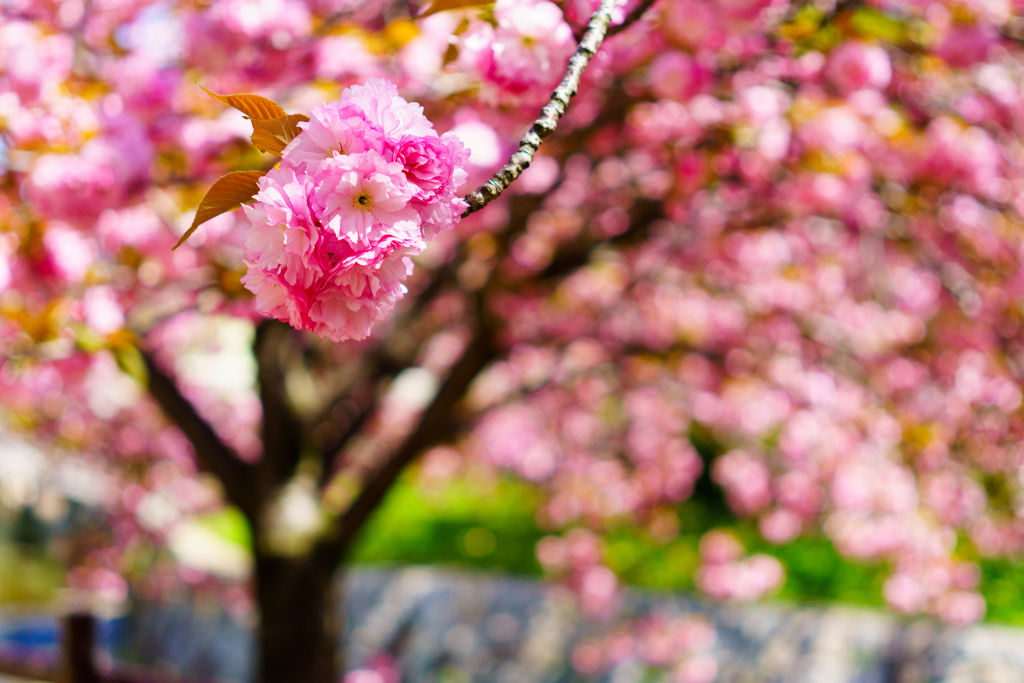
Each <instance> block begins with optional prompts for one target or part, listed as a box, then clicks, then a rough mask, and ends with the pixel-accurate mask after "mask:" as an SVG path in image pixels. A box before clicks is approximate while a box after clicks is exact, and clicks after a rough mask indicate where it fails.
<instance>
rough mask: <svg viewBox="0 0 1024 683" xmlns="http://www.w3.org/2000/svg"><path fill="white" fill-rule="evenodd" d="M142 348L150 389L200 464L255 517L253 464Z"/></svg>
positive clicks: (256, 495)
mask: <svg viewBox="0 0 1024 683" xmlns="http://www.w3.org/2000/svg"><path fill="white" fill-rule="evenodd" d="M140 352H141V353H142V357H143V359H144V360H145V362H146V370H147V371H148V373H149V393H150V394H151V395H152V396H153V398H154V399H156V402H157V403H158V404H160V407H161V408H162V409H163V411H164V414H165V415H167V417H168V418H169V419H170V420H171V422H173V423H174V424H175V425H177V426H178V428H179V429H181V431H182V432H184V434H185V436H186V437H187V438H188V440H189V441H190V442H191V443H192V447H193V448H194V449H195V452H196V460H197V461H198V463H197V464H198V465H199V468H200V469H201V470H204V471H207V472H209V473H210V474H212V475H214V476H215V477H217V479H218V480H220V483H221V485H222V486H223V487H224V492H225V493H226V494H227V497H228V499H229V500H230V501H231V502H232V503H234V504H235V505H237V506H238V508H239V509H240V510H241V511H242V512H243V513H245V515H246V516H247V517H248V518H249V519H255V518H256V516H257V515H258V513H259V503H260V501H259V498H258V494H257V491H256V488H255V486H254V483H255V482H254V476H253V475H254V472H253V467H252V465H249V464H247V463H246V462H244V461H243V460H241V459H240V458H239V457H238V454H237V453H235V451H234V450H233V449H232V448H230V447H229V446H227V445H226V444H225V443H224V442H223V441H221V439H220V437H219V436H217V433H216V432H215V431H213V427H211V426H210V424H209V423H208V422H207V421H206V420H204V419H203V418H202V416H201V415H200V414H199V413H198V412H196V409H195V407H194V406H193V405H192V404H191V403H190V402H189V401H188V399H187V398H185V397H184V396H183V395H182V394H181V391H179V390H178V385H177V384H176V383H175V381H174V380H173V379H172V378H171V377H170V376H169V375H167V374H166V373H165V372H164V371H163V370H161V369H160V367H159V366H158V365H157V363H156V360H155V359H154V358H153V357H152V356H151V355H150V354H149V353H148V352H146V351H145V350H142V349H140Z"/></svg>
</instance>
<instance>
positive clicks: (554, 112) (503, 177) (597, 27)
mask: <svg viewBox="0 0 1024 683" xmlns="http://www.w3.org/2000/svg"><path fill="white" fill-rule="evenodd" d="M618 3H619V0H601V5H600V7H598V9H597V11H596V12H594V14H593V15H592V16H591V17H590V22H589V23H588V24H587V31H586V33H584V34H583V38H582V40H580V43H579V47H577V48H576V52H574V53H573V55H572V57H570V58H569V64H568V66H566V68H565V76H564V77H562V82H561V83H559V84H558V87H557V88H555V91H554V92H553V93H551V100H550V101H549V102H548V103H547V104H546V105H544V108H543V109H542V110H541V112H540V117H539V118H538V119H537V120H536V121H534V122H533V125H532V126H531V127H530V130H529V131H527V133H526V135H524V136H523V139H522V140H521V141H520V142H519V149H518V150H516V153H515V154H513V155H512V156H511V157H510V158H509V160H508V163H506V164H505V165H504V166H502V167H501V169H500V170H499V171H498V172H497V173H495V174H494V176H493V177H492V178H491V179H490V180H488V181H487V182H486V183H484V184H483V185H481V186H480V187H478V188H477V189H476V190H474V191H473V192H470V193H469V194H467V195H466V197H465V199H466V203H468V204H469V208H468V209H466V212H465V213H463V214H462V216H463V218H465V217H466V216H468V215H469V214H471V213H475V212H477V211H479V210H480V209H482V208H484V207H485V206H487V204H488V203H490V202H491V201H493V200H495V199H497V198H498V197H500V196H501V193H502V192H504V191H505V190H507V189H508V187H509V185H511V184H512V181H514V180H515V179H516V178H518V177H519V175H520V174H521V173H522V172H523V171H525V170H526V169H527V167H529V165H530V162H532V161H533V157H534V155H536V154H537V149H538V148H539V147H540V144H541V142H543V141H544V138H546V137H548V136H549V135H551V134H552V133H554V132H555V129H556V128H557V127H558V120H559V119H560V118H562V116H563V115H564V114H565V111H566V109H567V108H568V107H569V100H571V99H572V98H573V95H575V94H576V92H577V91H578V90H579V89H580V79H581V78H582V77H583V72H584V71H585V70H586V68H587V65H588V64H589V63H590V60H591V58H593V56H594V55H595V54H596V53H597V50H598V49H599V48H600V47H601V43H603V42H604V39H605V36H606V35H607V34H608V26H609V24H610V23H611V19H612V11H613V10H614V9H615V6H616V5H617V4H618Z"/></svg>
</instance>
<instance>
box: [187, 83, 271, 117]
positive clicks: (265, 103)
mask: <svg viewBox="0 0 1024 683" xmlns="http://www.w3.org/2000/svg"><path fill="white" fill-rule="evenodd" d="M199 87H200V88H203V86H199ZM203 90H205V91H206V94H207V95H209V96H210V97H214V98H216V99H218V100H220V101H221V102H223V103H224V104H226V105H228V106H230V107H234V108H235V109H237V110H238V111H240V112H242V113H243V114H245V115H246V116H248V117H249V118H250V119H276V118H279V117H281V116H285V115H286V113H285V110H284V109H282V108H281V105H279V104H278V103H277V102H275V101H274V100H268V99H267V98H266V97H263V96H262V95H253V94H252V93H241V94H239V95H218V94H217V93H215V92H213V91H212V90H207V89H206V88H203Z"/></svg>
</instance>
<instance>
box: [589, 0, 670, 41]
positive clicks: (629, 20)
mask: <svg viewBox="0 0 1024 683" xmlns="http://www.w3.org/2000/svg"><path fill="white" fill-rule="evenodd" d="M657 1H658V0H643V2H641V3H640V4H639V5H637V6H636V7H634V8H633V10H632V11H631V12H630V13H629V14H627V15H626V17H625V19H623V20H622V21H621V22H619V23H618V24H612V25H611V26H609V27H608V32H607V33H606V34H605V36H604V39H605V40H608V39H609V38H611V37H612V36H615V35H618V34H619V33H622V32H623V31H625V30H626V29H627V28H629V27H630V26H632V25H633V24H635V23H636V22H638V21H640V19H641V18H642V17H643V16H644V14H646V13H647V10H649V9H650V8H651V5H653V4H654V3H656V2H657ZM581 40H583V34H582V33H577V34H576V42H579V41H581Z"/></svg>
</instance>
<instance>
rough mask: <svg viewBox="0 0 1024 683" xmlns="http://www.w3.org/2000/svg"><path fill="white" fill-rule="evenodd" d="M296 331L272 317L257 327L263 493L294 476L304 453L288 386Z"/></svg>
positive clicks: (258, 469)
mask: <svg viewBox="0 0 1024 683" xmlns="http://www.w3.org/2000/svg"><path fill="white" fill-rule="evenodd" d="M294 332H295V331H294V330H293V329H292V328H291V327H290V326H288V325H287V324H285V323H283V322H280V321H278V320H273V319H267V320H264V321H262V322H261V323H260V324H259V325H258V326H257V327H256V341H255V343H254V344H253V356H255V358H256V367H257V381H258V384H259V388H260V404H261V405H262V407H263V426H262V428H261V429H262V434H261V436H262V440H263V457H262V458H261V459H260V461H259V463H257V465H256V467H255V470H256V472H257V479H258V480H259V481H258V483H259V485H260V486H261V487H262V488H261V491H262V492H264V493H267V492H271V491H274V490H276V489H277V487H278V486H280V485H281V484H283V483H284V482H286V481H288V479H290V478H291V476H292V474H294V473H295V468H296V467H297V466H298V464H299V457H300V455H301V453H302V426H301V424H300V423H299V420H298V418H297V417H296V415H295V411H294V410H293V409H292V406H291V404H290V403H289V401H288V392H287V389H286V387H285V382H286V380H285V373H286V371H287V368H286V365H287V364H288V360H289V359H288V356H289V354H292V353H295V349H294V347H293V343H294V341H293V340H294Z"/></svg>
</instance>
